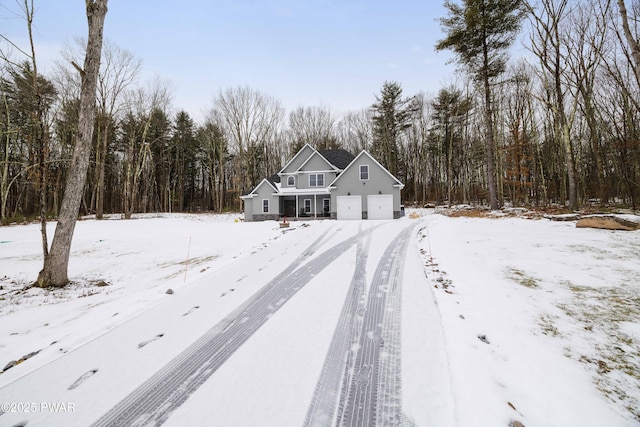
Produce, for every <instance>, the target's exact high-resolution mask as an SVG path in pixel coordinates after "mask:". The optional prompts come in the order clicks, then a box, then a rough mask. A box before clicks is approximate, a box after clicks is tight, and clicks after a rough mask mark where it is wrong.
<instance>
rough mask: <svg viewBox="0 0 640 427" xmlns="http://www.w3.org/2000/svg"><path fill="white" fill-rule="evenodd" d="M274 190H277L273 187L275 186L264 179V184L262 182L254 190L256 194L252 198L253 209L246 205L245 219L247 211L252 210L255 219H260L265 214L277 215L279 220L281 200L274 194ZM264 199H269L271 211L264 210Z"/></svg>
mask: <svg viewBox="0 0 640 427" xmlns="http://www.w3.org/2000/svg"><path fill="white" fill-rule="evenodd" d="M274 191H275V190H274V189H273V187H271V185H269V184H268V183H267V182H266V181H262V184H260V185H259V186H258V187H257V188H256V189H255V190H253V193H254V194H255V196H254V197H253V198H252V201H251V203H250V204H251V211H248V210H247V209H246V207H245V219H246V217H247V213H248V212H251V216H252V220H253V221H260V219H258V218H260V217H263V216H265V215H268V216H271V217H275V218H276V220H277V219H278V218H279V216H280V201H279V197H278V196H274V195H273V193H274ZM264 199H267V200H269V212H263V211H262V201H263V200H264ZM245 206H246V204H245ZM270 219H271V218H270Z"/></svg>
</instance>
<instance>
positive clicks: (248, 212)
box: [242, 198, 255, 221]
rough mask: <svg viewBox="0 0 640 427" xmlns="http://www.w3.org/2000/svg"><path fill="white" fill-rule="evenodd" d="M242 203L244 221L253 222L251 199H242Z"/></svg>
mask: <svg viewBox="0 0 640 427" xmlns="http://www.w3.org/2000/svg"><path fill="white" fill-rule="evenodd" d="M242 201H243V202H244V220H245V221H255V219H254V218H253V199H249V198H247V199H242Z"/></svg>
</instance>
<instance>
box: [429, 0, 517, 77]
mask: <svg viewBox="0 0 640 427" xmlns="http://www.w3.org/2000/svg"><path fill="white" fill-rule="evenodd" d="M444 6H445V8H447V10H448V11H449V14H448V16H447V17H445V18H441V19H440V23H441V25H442V27H443V29H444V30H445V31H446V33H447V36H446V37H445V38H444V39H442V40H439V41H438V43H437V44H436V49H437V50H451V51H453V52H454V53H456V55H457V61H456V62H458V63H460V64H461V65H463V66H465V67H467V68H468V70H469V71H470V72H471V74H472V75H473V76H474V78H475V79H476V80H478V81H482V80H483V79H484V78H485V77H488V78H493V77H496V76H498V75H500V74H501V73H502V72H503V71H504V69H505V64H506V62H507V59H508V58H507V51H508V49H509V47H510V46H511V45H512V44H513V42H514V40H515V38H516V36H517V34H518V31H519V30H520V26H521V23H522V19H523V17H524V7H523V2H522V0H463V1H462V4H457V3H454V2H452V1H450V0H446V1H445V2H444ZM485 73H486V76H485Z"/></svg>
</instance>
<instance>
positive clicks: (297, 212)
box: [296, 194, 299, 218]
mask: <svg viewBox="0 0 640 427" xmlns="http://www.w3.org/2000/svg"><path fill="white" fill-rule="evenodd" d="M298 212H299V210H298V195H297V194H296V218H298Z"/></svg>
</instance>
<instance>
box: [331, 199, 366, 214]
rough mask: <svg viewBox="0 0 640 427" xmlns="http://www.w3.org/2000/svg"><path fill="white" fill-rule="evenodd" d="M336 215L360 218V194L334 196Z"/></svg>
mask: <svg viewBox="0 0 640 427" xmlns="http://www.w3.org/2000/svg"><path fill="white" fill-rule="evenodd" d="M336 204H337V208H336V217H337V218H338V219H362V197H361V196H338V197H336Z"/></svg>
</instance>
